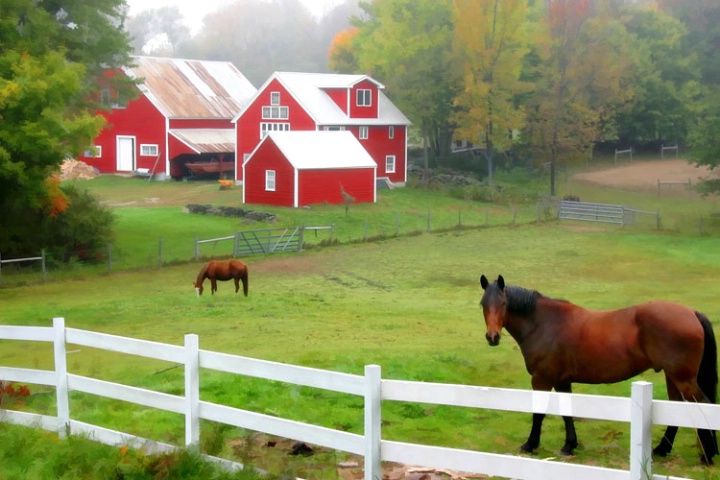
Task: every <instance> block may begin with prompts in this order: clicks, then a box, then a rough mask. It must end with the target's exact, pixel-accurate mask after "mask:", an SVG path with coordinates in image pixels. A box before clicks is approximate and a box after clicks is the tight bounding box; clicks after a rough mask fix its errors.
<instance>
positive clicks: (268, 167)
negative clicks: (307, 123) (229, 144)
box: [242, 131, 377, 207]
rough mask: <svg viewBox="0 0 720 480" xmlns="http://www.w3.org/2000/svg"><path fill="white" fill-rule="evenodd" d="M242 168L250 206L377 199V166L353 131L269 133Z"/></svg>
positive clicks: (244, 195)
mask: <svg viewBox="0 0 720 480" xmlns="http://www.w3.org/2000/svg"><path fill="white" fill-rule="evenodd" d="M242 170H243V172H242V173H243V178H245V182H244V188H243V203H247V204H263V205H278V206H286V207H304V206H307V205H312V204H318V203H331V204H341V203H345V202H358V203H360V202H365V203H367V202H372V203H374V202H375V200H376V188H377V187H376V178H377V175H376V173H377V165H376V164H375V161H374V160H373V158H372V157H371V156H370V154H369V153H368V152H367V151H366V150H365V149H364V148H363V146H362V145H361V144H360V142H359V141H358V140H357V139H356V138H355V137H354V136H353V135H352V133H350V132H344V131H338V132H325V131H319V132H318V131H298V132H270V133H269V134H268V135H266V136H265V138H264V139H263V140H262V141H261V142H260V144H259V145H258V146H257V148H255V150H254V151H253V152H252V153H251V154H250V155H249V157H248V158H247V160H246V161H245V162H244V163H243V168H242Z"/></svg>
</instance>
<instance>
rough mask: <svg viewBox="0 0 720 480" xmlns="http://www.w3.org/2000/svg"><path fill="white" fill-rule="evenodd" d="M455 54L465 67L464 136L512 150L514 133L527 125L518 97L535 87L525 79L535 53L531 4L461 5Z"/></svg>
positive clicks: (460, 102)
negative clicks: (528, 62) (532, 50)
mask: <svg viewBox="0 0 720 480" xmlns="http://www.w3.org/2000/svg"><path fill="white" fill-rule="evenodd" d="M454 7H455V10H454V21H455V41H454V52H455V55H456V58H458V63H459V64H460V66H461V68H462V73H463V77H462V78H463V82H462V83H463V85H462V91H461V93H460V94H459V95H458V96H457V98H456V99H455V105H456V106H457V107H458V111H457V113H456V114H455V115H454V118H453V119H454V120H455V122H456V123H457V125H458V129H457V133H458V134H459V135H460V136H464V137H465V138H468V139H471V140H473V141H476V140H477V138H478V137H483V139H484V141H485V142H486V144H487V145H486V146H488V147H490V146H493V145H494V146H496V147H498V148H501V149H506V148H508V147H509V146H510V144H511V139H510V137H509V136H508V135H507V132H508V131H510V130H515V129H521V128H522V127H523V126H524V123H525V120H524V118H525V115H524V111H523V109H521V108H519V107H516V105H515V101H514V99H515V96H517V95H519V94H520V93H524V92H527V91H528V89H529V84H526V83H525V82H522V81H521V80H520V76H521V73H522V69H523V61H524V59H525V57H526V55H527V54H528V53H529V52H530V48H529V41H530V36H529V31H530V30H529V23H530V20H529V17H528V14H529V11H528V8H527V1H525V0H455V1H454Z"/></svg>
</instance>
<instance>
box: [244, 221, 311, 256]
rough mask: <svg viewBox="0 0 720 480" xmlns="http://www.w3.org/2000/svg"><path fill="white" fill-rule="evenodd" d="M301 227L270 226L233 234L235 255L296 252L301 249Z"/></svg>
mask: <svg viewBox="0 0 720 480" xmlns="http://www.w3.org/2000/svg"><path fill="white" fill-rule="evenodd" d="M302 244H303V239H302V228H301V227H289V228H285V229H282V228H271V229H267V230H251V231H246V232H237V233H236V234H235V256H236V257H246V256H248V255H256V254H260V253H277V252H298V251H300V250H301V249H302Z"/></svg>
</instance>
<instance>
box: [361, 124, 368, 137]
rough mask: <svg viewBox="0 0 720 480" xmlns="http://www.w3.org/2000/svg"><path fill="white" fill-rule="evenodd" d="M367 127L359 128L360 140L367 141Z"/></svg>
mask: <svg viewBox="0 0 720 480" xmlns="http://www.w3.org/2000/svg"><path fill="white" fill-rule="evenodd" d="M367 138H368V127H360V140H367Z"/></svg>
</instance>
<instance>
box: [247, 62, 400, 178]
mask: <svg viewBox="0 0 720 480" xmlns="http://www.w3.org/2000/svg"><path fill="white" fill-rule="evenodd" d="M383 89H384V86H383V85H382V84H380V83H379V82H377V81H376V80H374V79H372V78H371V77H369V76H367V75H341V74H324V73H323V74H321V73H288V72H276V73H274V74H273V75H272V76H271V77H270V78H269V79H268V80H267V81H266V82H265V84H263V86H262V87H260V89H259V90H258V91H257V93H256V94H255V96H254V97H253V98H252V99H251V100H250V101H249V102H248V104H247V105H246V106H245V108H244V109H243V110H242V112H240V113H239V114H238V115H237V116H236V117H235V119H234V122H235V124H236V130H237V132H236V141H237V148H236V155H237V162H238V164H240V165H242V164H243V163H244V162H245V161H246V160H247V159H248V158H249V157H250V155H251V154H252V152H253V151H254V150H255V148H256V146H257V145H258V143H259V142H260V141H261V140H262V139H263V138H264V137H265V135H267V134H268V133H270V132H284V131H298V130H310V131H334V130H344V131H348V132H350V133H351V134H352V135H353V136H354V137H355V138H356V139H357V141H358V142H359V143H360V145H362V147H363V148H364V149H365V151H366V152H367V153H368V154H369V155H370V157H372V158H373V160H374V161H375V164H376V165H377V177H378V178H380V179H387V180H389V181H391V182H393V183H396V184H401V185H402V184H404V183H405V182H406V181H407V130H408V125H410V121H409V120H408V119H407V117H405V115H403V113H402V112H401V111H400V110H398V108H397V107H396V106H395V105H394V104H393V103H392V102H391V101H390V100H389V99H388V98H387V97H386V96H385V94H384V93H383V92H382V90H383ZM340 157H341V156H338V157H337V158H340ZM237 180H243V183H244V185H245V187H246V188H248V187H251V188H253V189H254V188H255V186H252V185H248V184H247V182H246V181H245V179H244V177H242V170H241V169H237ZM329 188H331V189H333V188H335V187H334V186H333V184H332V183H331V184H330V186H329Z"/></svg>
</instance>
